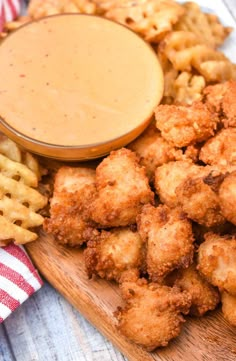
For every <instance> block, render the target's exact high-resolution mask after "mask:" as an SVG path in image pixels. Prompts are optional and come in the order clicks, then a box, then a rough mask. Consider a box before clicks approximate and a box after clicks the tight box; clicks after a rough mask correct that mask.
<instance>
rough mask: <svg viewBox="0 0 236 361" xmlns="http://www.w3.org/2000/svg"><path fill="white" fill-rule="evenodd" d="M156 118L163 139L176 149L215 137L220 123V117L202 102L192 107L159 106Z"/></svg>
mask: <svg viewBox="0 0 236 361" xmlns="http://www.w3.org/2000/svg"><path fill="white" fill-rule="evenodd" d="M155 118H156V126H157V128H158V129H159V130H160V131H161V135H162V136H163V138H164V139H166V140H167V141H168V142H169V143H170V144H172V145H174V146H175V147H185V146H188V145H190V144H192V143H199V142H202V141H204V140H207V139H208V138H210V137H211V136H212V135H214V132H215V130H216V127H217V123H218V122H219V119H218V117H216V115H215V114H213V113H211V112H210V111H209V109H208V108H207V106H206V105H205V104H203V103H201V102H195V103H193V104H192V105H191V106H183V105H180V106H178V105H159V106H158V107H157V108H156V110H155Z"/></svg>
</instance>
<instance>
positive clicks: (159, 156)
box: [128, 124, 183, 181]
mask: <svg viewBox="0 0 236 361" xmlns="http://www.w3.org/2000/svg"><path fill="white" fill-rule="evenodd" d="M128 148H129V149H131V150H133V151H134V152H136V153H137V154H138V156H139V157H140V164H141V165H143V166H144V167H145V168H146V172H147V176H148V178H149V180H150V181H153V178H154V173H155V170H156V168H157V167H158V166H160V165H162V164H164V163H168V162H169V161H172V160H177V159H181V158H182V154H183V152H182V150H180V149H176V148H175V147H173V146H172V145H170V144H169V143H168V142H167V141H166V140H165V139H164V138H162V136H161V133H160V132H159V131H158V130H157V128H156V126H155V125H154V124H151V125H150V126H149V127H148V128H147V129H146V130H145V132H144V133H143V134H141V135H140V136H139V137H138V138H137V139H135V140H134V141H133V142H132V143H130V144H129V145H128Z"/></svg>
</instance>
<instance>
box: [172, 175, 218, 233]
mask: <svg viewBox="0 0 236 361" xmlns="http://www.w3.org/2000/svg"><path fill="white" fill-rule="evenodd" d="M222 177H223V176H222V175H221V174H220V175H218V174H217V175H216V180H215V182H217V180H219V181H222ZM208 179H209V182H210V184H208ZM213 182H214V176H213V175H211V173H210V174H209V175H208V177H202V176H200V177H197V176H191V175H190V176H189V177H187V178H186V179H185V180H184V181H183V182H181V184H180V185H179V186H178V187H177V188H176V191H175V193H176V196H177V199H178V205H179V206H180V207H181V208H182V209H183V211H184V212H185V213H186V214H187V216H188V218H190V219H192V220H193V221H195V222H197V223H199V224H201V225H204V226H206V227H213V226H216V225H219V224H223V223H224V222H225V217H224V216H223V214H222V212H221V207H220V199H219V195H218V194H217V193H216V192H215V191H214V187H213V186H215V184H214V183H213ZM211 184H213V186H212V187H211Z"/></svg>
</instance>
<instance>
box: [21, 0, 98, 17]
mask: <svg viewBox="0 0 236 361" xmlns="http://www.w3.org/2000/svg"><path fill="white" fill-rule="evenodd" d="M95 12H96V5H95V3H93V1H91V0H31V1H30V3H29V7H28V14H29V16H30V17H31V18H32V19H40V18H42V17H44V16H49V15H55V14H63V13H84V14H95Z"/></svg>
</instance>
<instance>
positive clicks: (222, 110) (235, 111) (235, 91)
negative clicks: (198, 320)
mask: <svg viewBox="0 0 236 361" xmlns="http://www.w3.org/2000/svg"><path fill="white" fill-rule="evenodd" d="M203 94H204V101H205V103H206V104H207V106H208V107H209V109H211V110H213V111H216V112H218V113H219V115H220V116H221V118H222V119H221V122H222V123H223V126H224V127H225V128H228V127H236V103H235V99H236V81H233V80H231V81H227V82H225V83H220V84H215V85H209V86H207V87H206V88H205V89H204V91H203Z"/></svg>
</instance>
